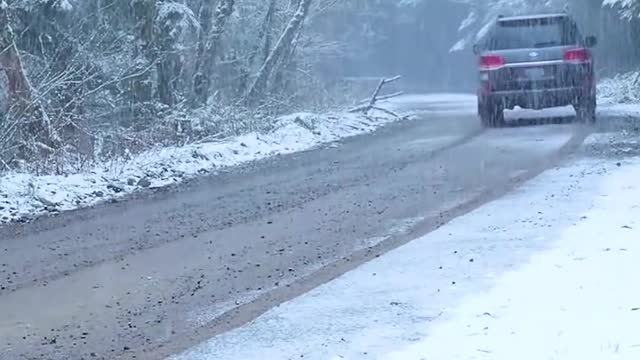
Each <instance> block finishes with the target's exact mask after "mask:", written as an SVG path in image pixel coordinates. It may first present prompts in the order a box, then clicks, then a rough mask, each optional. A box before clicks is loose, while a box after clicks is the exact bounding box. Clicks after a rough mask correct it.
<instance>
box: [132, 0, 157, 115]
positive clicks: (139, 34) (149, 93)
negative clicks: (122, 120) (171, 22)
mask: <svg viewBox="0 0 640 360" xmlns="http://www.w3.org/2000/svg"><path fill="white" fill-rule="evenodd" d="M132 6H133V14H134V17H135V20H136V46H135V51H134V61H135V64H134V70H133V72H134V73H139V74H140V75H139V76H136V77H135V78H134V79H133V80H132V88H131V92H132V100H133V101H134V103H136V104H141V103H144V102H148V101H150V100H151V99H152V98H153V86H152V83H151V74H150V72H149V71H145V69H148V68H149V67H150V66H151V64H153V62H154V58H155V51H154V41H153V40H154V26H153V25H154V24H153V21H154V19H155V16H156V10H157V9H156V4H155V0H134V1H132Z"/></svg>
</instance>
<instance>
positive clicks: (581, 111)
mask: <svg viewBox="0 0 640 360" xmlns="http://www.w3.org/2000/svg"><path fill="white" fill-rule="evenodd" d="M574 109H575V110H576V116H577V119H578V121H580V122H581V123H585V124H594V123H595V122H596V99H595V98H594V97H590V98H588V99H585V100H581V101H580V102H578V104H576V105H574Z"/></svg>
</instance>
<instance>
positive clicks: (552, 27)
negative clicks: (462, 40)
mask: <svg viewBox="0 0 640 360" xmlns="http://www.w3.org/2000/svg"><path fill="white" fill-rule="evenodd" d="M576 38H577V29H576V26H575V24H573V23H572V22H571V21H570V20H568V19H566V18H561V17H558V18H542V19H521V20H509V21H499V22H498V24H497V25H496V26H495V27H494V29H493V31H492V33H491V34H490V36H489V38H488V41H487V47H488V48H489V50H509V49H522V48H542V47H551V46H565V45H573V44H575V43H576Z"/></svg>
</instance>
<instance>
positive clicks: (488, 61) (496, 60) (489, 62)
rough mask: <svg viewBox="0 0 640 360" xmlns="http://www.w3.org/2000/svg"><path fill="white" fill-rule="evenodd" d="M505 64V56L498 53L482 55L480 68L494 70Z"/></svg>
mask: <svg viewBox="0 0 640 360" xmlns="http://www.w3.org/2000/svg"><path fill="white" fill-rule="evenodd" d="M502 66H504V57H502V56H501V55H497V54H483V55H480V69H481V70H492V69H497V68H500V67H502Z"/></svg>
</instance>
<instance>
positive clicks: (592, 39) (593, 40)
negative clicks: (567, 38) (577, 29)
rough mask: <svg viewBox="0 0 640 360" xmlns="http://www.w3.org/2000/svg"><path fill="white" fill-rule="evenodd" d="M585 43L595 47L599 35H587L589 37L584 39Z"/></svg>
mask: <svg viewBox="0 0 640 360" xmlns="http://www.w3.org/2000/svg"><path fill="white" fill-rule="evenodd" d="M584 43H585V45H586V46H587V47H590V48H591V47H594V46H596V45H598V38H597V37H595V36H593V35H592V36H587V37H586V38H585V39H584Z"/></svg>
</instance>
